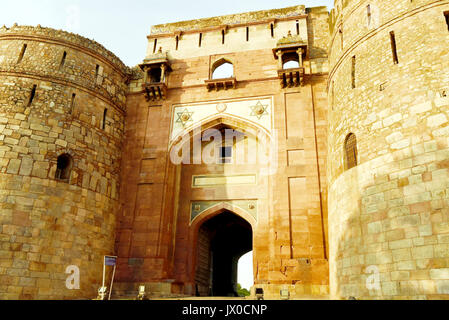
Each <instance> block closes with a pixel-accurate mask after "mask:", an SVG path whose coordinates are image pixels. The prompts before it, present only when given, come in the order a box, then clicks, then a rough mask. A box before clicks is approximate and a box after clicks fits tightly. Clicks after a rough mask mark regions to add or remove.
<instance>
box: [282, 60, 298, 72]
mask: <svg viewBox="0 0 449 320" xmlns="http://www.w3.org/2000/svg"><path fill="white" fill-rule="evenodd" d="M299 67H300V66H299V62H298V61H293V60H292V61H289V62H286V63H284V70H286V69H298V68H299Z"/></svg>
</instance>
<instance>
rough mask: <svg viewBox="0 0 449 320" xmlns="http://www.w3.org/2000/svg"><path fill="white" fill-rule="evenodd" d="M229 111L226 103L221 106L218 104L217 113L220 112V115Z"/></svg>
mask: <svg viewBox="0 0 449 320" xmlns="http://www.w3.org/2000/svg"><path fill="white" fill-rule="evenodd" d="M227 109H228V106H227V104H226V103H220V104H217V111H218V113H223V112H225V111H226V110H227Z"/></svg>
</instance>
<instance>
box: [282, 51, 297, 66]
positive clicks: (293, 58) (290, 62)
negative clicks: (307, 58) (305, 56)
mask: <svg viewBox="0 0 449 320" xmlns="http://www.w3.org/2000/svg"><path fill="white" fill-rule="evenodd" d="M300 67H301V66H300V65H299V55H298V53H296V52H289V53H285V54H283V55H282V68H283V69H284V70H287V69H298V68H300Z"/></svg>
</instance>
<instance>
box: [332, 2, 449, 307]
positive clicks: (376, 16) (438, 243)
mask: <svg viewBox="0 0 449 320" xmlns="http://www.w3.org/2000/svg"><path fill="white" fill-rule="evenodd" d="M368 5H370V10H371V19H372V20H371V24H369V25H368V21H369V20H368V18H369V17H368V14H367V12H368V11H367V10H368V9H367V8H368ZM336 8H337V11H334V12H333V13H332V14H331V31H332V32H333V33H332V39H331V46H330V51H331V52H330V65H331V71H330V76H329V101H330V108H331V110H330V114H329V117H330V128H329V159H328V179H329V186H330V187H329V225H330V226H329V232H330V253H331V257H330V277H331V280H330V282H331V283H330V286H331V293H332V297H333V298H348V297H350V296H354V297H356V298H361V299H378V298H383V299H448V297H449V296H448V295H449V240H448V239H449V238H448V236H449V228H448V226H449V202H448V200H449V189H448V188H449V184H448V181H449V179H448V178H449V171H448V169H449V166H448V163H449V140H448V138H449V126H448V125H449V122H448V117H449V97H448V95H447V92H448V91H449V85H448V83H449V74H448V72H447V70H449V51H448V50H447V45H446V44H447V42H448V40H449V32H448V25H447V24H446V21H445V17H444V12H445V11H448V10H449V1H423V0H422V1H412V2H411V1H405V0H404V1H385V0H383V1H336ZM339 30H342V33H340V31H339ZM390 32H394V37H395V41H396V49H397V56H398V63H394V60H393V50H392V44H391V40H390V39H391V34H390ZM342 38H343V44H342V43H341V39H342ZM353 57H355V58H353ZM353 59H355V60H353ZM353 61H355V69H353V67H352V65H353ZM353 71H354V84H355V88H353V87H352V76H351V74H352V73H353ZM349 133H353V134H355V135H356V137H357V142H358V164H359V166H358V167H356V168H353V169H351V170H347V171H345V165H344V161H345V160H344V159H345V154H344V143H345V138H346V137H347V136H348V134H349ZM377 280H378V281H377ZM367 282H368V285H367ZM376 283H377V284H378V285H376ZM373 284H374V285H373Z"/></svg>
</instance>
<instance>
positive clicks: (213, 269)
mask: <svg viewBox="0 0 449 320" xmlns="http://www.w3.org/2000/svg"><path fill="white" fill-rule="evenodd" d="M252 250H253V231H252V228H251V225H250V224H249V223H248V222H246V221H245V220H244V219H242V218H240V217H239V216H237V215H235V214H234V213H232V212H229V211H225V212H223V213H221V214H220V215H218V216H216V217H214V218H212V219H210V220H208V221H206V222H205V223H204V224H203V225H202V226H201V228H200V230H199V233H198V257H197V267H196V277H195V281H196V286H197V295H199V296H215V297H230V296H238V294H237V272H238V262H239V260H240V258H241V257H242V256H243V255H245V254H246V253H248V252H250V251H252Z"/></svg>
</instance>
